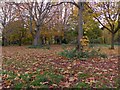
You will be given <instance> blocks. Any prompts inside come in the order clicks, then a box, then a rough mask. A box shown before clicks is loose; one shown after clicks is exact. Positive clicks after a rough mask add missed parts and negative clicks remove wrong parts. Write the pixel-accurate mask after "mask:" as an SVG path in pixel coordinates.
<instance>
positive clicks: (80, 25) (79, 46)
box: [77, 2, 83, 51]
mask: <svg viewBox="0 0 120 90" xmlns="http://www.w3.org/2000/svg"><path fill="white" fill-rule="evenodd" d="M78 5H79V7H80V9H79V11H78V12H79V19H78V27H79V28H78V47H77V50H78V51H81V50H82V46H81V42H80V39H82V37H83V17H82V12H83V2H78Z"/></svg>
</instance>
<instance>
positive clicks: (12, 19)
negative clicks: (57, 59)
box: [0, 1, 120, 48]
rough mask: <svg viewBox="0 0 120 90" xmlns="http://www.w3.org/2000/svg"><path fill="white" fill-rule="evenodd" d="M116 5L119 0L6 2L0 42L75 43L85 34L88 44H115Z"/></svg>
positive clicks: (119, 11)
mask: <svg viewBox="0 0 120 90" xmlns="http://www.w3.org/2000/svg"><path fill="white" fill-rule="evenodd" d="M80 5H83V8H82V9H81V6H80ZM119 7H120V5H119V2H116V3H115V2H101V3H85V2H84V3H81V2H80V3H77V2H75V1H71V2H66V3H65V2H50V1H49V2H44V1H42V2H37V1H34V2H29V1H27V2H24V3H15V2H5V4H4V5H3V6H1V14H0V20H1V24H2V27H3V28H2V45H3V46H5V45H13V44H18V45H26V44H32V45H34V46H38V45H47V44H62V43H65V44H68V43H72V44H77V43H78V41H79V39H80V38H82V36H84V35H87V36H88V38H89V42H90V44H111V48H114V44H115V43H118V42H119V41H118V40H119V39H120V38H119V32H118V31H119V30H120V8H119ZM80 10H82V12H81V11H80ZM80 14H81V16H80ZM80 21H81V22H80ZM80 23H81V24H82V25H83V26H82V28H80V26H79V24H80ZM100 26H101V27H100ZM81 29H83V31H82V30H81ZM79 32H80V34H79ZM82 34H83V35H82Z"/></svg>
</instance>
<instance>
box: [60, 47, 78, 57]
mask: <svg viewBox="0 0 120 90" xmlns="http://www.w3.org/2000/svg"><path fill="white" fill-rule="evenodd" d="M59 55H61V56H64V57H67V58H73V57H75V56H76V49H72V50H64V51H63V52H60V53H59Z"/></svg>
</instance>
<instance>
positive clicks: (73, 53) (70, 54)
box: [59, 49, 107, 60]
mask: <svg viewBox="0 0 120 90" xmlns="http://www.w3.org/2000/svg"><path fill="white" fill-rule="evenodd" d="M59 55H61V56H64V57H67V58H74V57H76V58H78V59H80V60H86V59H88V58H93V57H102V58H107V55H106V54H104V53H100V49H98V50H95V49H92V50H91V51H88V50H85V51H81V52H79V51H77V50H76V49H72V50H64V51H62V52H60V53H59Z"/></svg>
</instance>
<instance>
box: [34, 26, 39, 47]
mask: <svg viewBox="0 0 120 90" xmlns="http://www.w3.org/2000/svg"><path fill="white" fill-rule="evenodd" d="M39 40H40V30H39V27H37V30H36V34H35V36H34V40H33V45H34V46H38V45H40V44H39Z"/></svg>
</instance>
